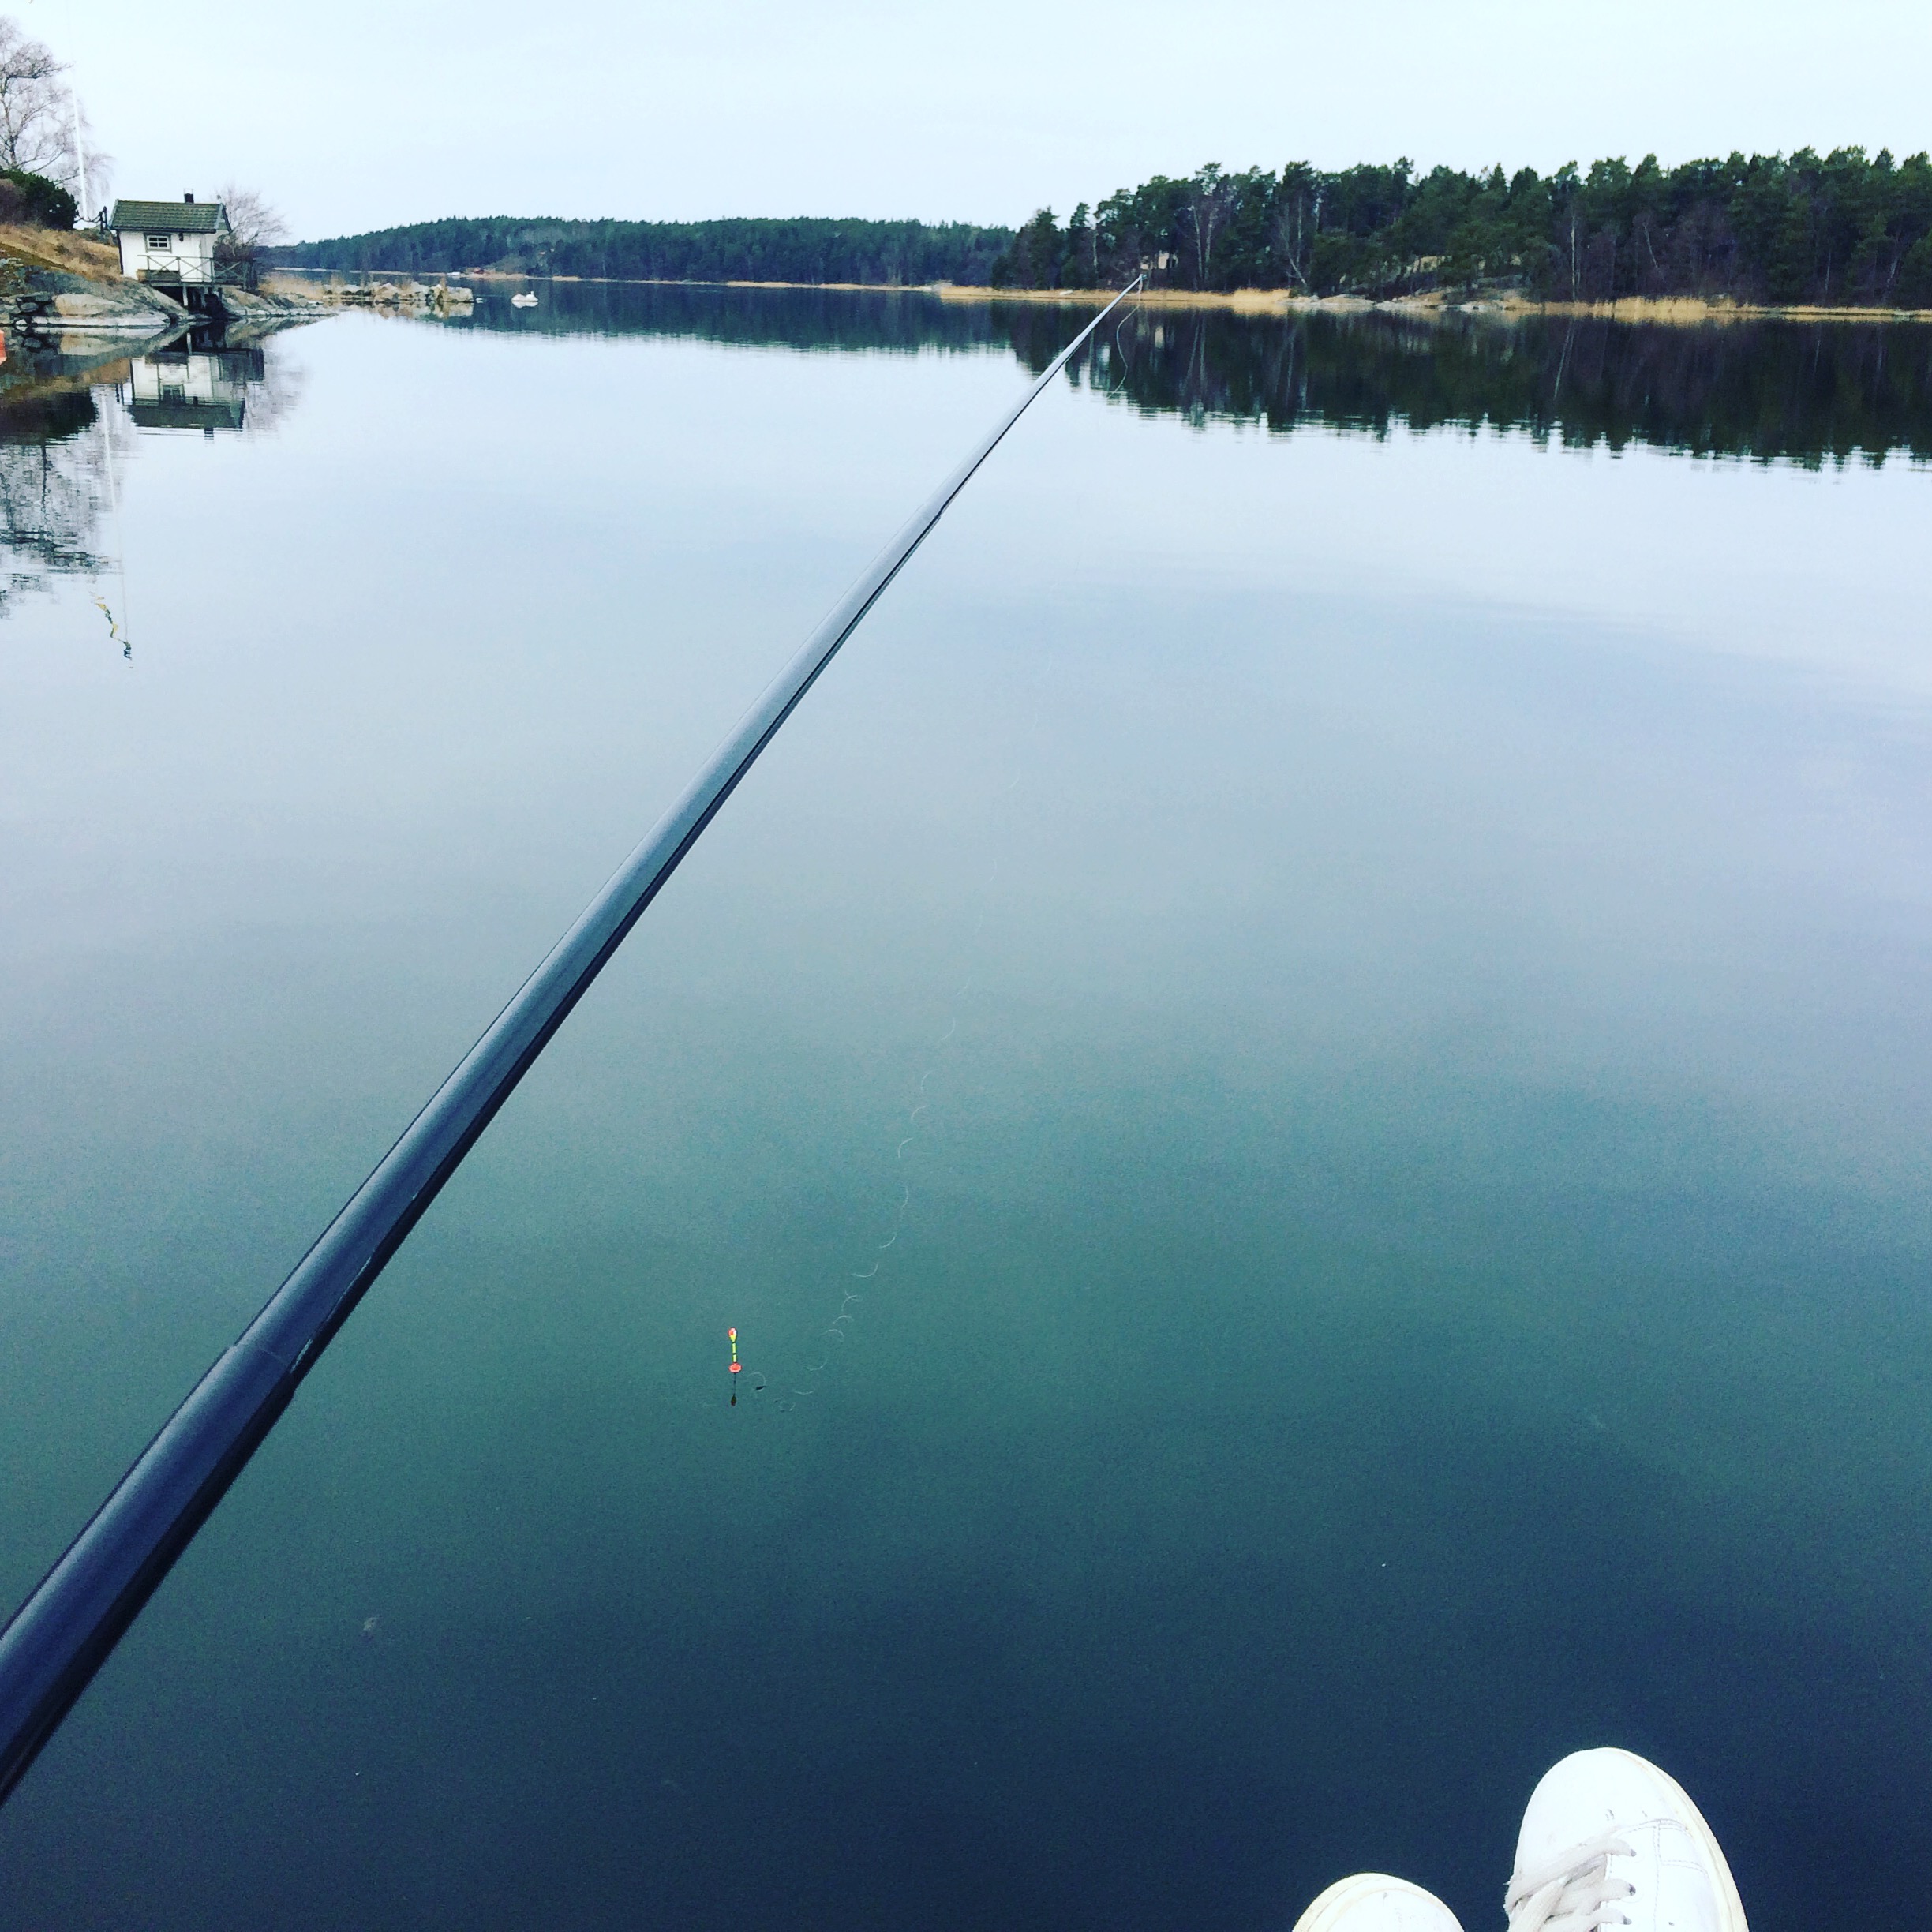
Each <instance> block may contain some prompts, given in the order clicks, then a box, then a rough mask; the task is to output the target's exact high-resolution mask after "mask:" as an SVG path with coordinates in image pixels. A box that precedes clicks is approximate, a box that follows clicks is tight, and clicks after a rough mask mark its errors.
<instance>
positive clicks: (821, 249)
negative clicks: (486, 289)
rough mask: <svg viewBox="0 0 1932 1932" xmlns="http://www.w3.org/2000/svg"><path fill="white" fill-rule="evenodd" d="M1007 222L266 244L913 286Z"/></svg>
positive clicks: (332, 261)
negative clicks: (996, 224)
mask: <svg viewBox="0 0 1932 1932" xmlns="http://www.w3.org/2000/svg"><path fill="white" fill-rule="evenodd" d="M1012 245H1013V230H1012V229H1010V228H975V227H971V226H969V225H968V224H967V223H962V222H944V223H927V222H916V221H836V220H828V219H819V218H816V217H811V216H800V217H798V218H796V219H790V220H769V219H757V218H753V217H740V218H734V219H728V220H722V221H698V222H641V221H555V220H543V219H517V218H514V217H511V216H507V215H491V216H487V217H485V218H483V219H478V220H461V219H458V220H447V221H430V222H414V223H410V224H409V225H408V226H407V227H400V228H378V229H376V230H373V231H372V232H371V233H369V234H357V235H342V236H339V237H337V238H335V239H334V240H333V241H303V242H298V243H297V244H296V245H294V247H292V248H286V249H278V250H276V251H275V253H276V256H277V259H279V260H281V261H282V262H283V263H285V264H286V265H287V266H289V267H290V268H336V269H350V270H358V271H364V270H376V271H383V272H385V273H389V274H406V275H448V274H454V273H458V272H462V271H469V272H471V273H494V274H506V275H519V274H520V275H568V276H576V277H580V278H582V279H586V280H596V279H602V280H608V281H613V282H803V283H859V284H862V285H866V286H874V285H876V286H885V287H900V288H904V287H923V286H927V285H929V284H930V283H934V282H975V283H983V282H985V281H986V280H987V278H988V277H989V276H990V275H991V273H992V271H993V265H994V263H995V262H996V261H997V260H998V259H999V257H1000V256H1002V254H1003V253H1005V251H1006V250H1007V249H1009V248H1010V247H1011V246H1012Z"/></svg>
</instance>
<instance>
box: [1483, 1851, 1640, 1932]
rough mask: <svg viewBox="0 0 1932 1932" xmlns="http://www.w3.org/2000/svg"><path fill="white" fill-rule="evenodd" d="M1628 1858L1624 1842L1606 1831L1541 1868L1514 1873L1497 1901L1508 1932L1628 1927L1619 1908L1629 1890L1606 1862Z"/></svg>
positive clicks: (1580, 1931)
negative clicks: (1500, 1904)
mask: <svg viewBox="0 0 1932 1932" xmlns="http://www.w3.org/2000/svg"><path fill="white" fill-rule="evenodd" d="M1632 1855H1633V1852H1632V1850H1631V1845H1630V1843H1629V1841H1628V1840H1627V1839H1624V1838H1622V1837H1619V1836H1618V1834H1617V1833H1616V1832H1614V1831H1607V1832H1605V1833H1604V1834H1603V1836H1602V1837H1600V1838H1592V1839H1589V1840H1586V1842H1585V1843H1583V1844H1580V1845H1576V1846H1574V1847H1572V1848H1571V1850H1569V1851H1567V1852H1564V1853H1563V1855H1561V1856H1560V1857H1559V1858H1555V1859H1551V1860H1550V1862H1549V1863H1548V1864H1547V1865H1544V1866H1539V1867H1537V1868H1536V1869H1534V1870H1529V1871H1526V1872H1518V1874H1516V1876H1515V1878H1512V1879H1511V1881H1510V1886H1509V1890H1508V1891H1507V1893H1504V1895H1503V1910H1504V1911H1506V1912H1507V1913H1508V1914H1509V1932H1600V1929H1601V1927H1603V1926H1623V1925H1628V1924H1629V1923H1630V1920H1629V1919H1627V1917H1626V1916H1625V1915H1624V1912H1623V1905H1624V1901H1625V1900H1627V1899H1628V1898H1629V1897H1630V1896H1631V1890H1632V1889H1633V1888H1632V1887H1631V1885H1630V1884H1629V1883H1628V1881H1626V1880H1624V1879H1622V1878H1612V1877H1611V1875H1610V1861H1611V1860H1612V1859H1613V1858H1629V1857H1631V1856H1632Z"/></svg>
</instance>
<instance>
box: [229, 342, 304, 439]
mask: <svg viewBox="0 0 1932 1932" xmlns="http://www.w3.org/2000/svg"><path fill="white" fill-rule="evenodd" d="M308 382H309V372H308V371H307V370H306V369H304V368H303V367H302V366H301V364H300V363H298V362H295V361H291V360H290V358H288V357H287V356H286V355H282V354H276V353H275V350H268V352H267V353H266V354H264V356H263V358H262V373H261V376H260V380H257V381H254V382H251V383H250V384H249V386H248V414H247V415H246V417H244V418H243V421H242V424H241V433H242V434H243V435H244V436H273V435H274V434H275V432H276V431H277V430H279V429H280V428H281V427H282V425H283V422H284V421H286V420H287V418H288V417H290V416H291V415H292V414H294V410H295V407H296V405H297V404H298V403H299V402H301V399H302V391H303V390H304V389H305V388H307V387H308Z"/></svg>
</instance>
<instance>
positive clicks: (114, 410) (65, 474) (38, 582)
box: [0, 326, 298, 648]
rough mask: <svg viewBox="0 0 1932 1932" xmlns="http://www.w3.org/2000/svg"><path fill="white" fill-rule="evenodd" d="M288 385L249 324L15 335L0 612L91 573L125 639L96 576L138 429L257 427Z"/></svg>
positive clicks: (5, 424) (1, 499) (7, 383)
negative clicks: (155, 334) (136, 333)
mask: <svg viewBox="0 0 1932 1932" xmlns="http://www.w3.org/2000/svg"><path fill="white" fill-rule="evenodd" d="M297 393H298V391H297V387H296V381H295V377H294V373H293V372H292V371H291V370H290V369H289V368H288V367H287V366H286V365H284V364H282V363H279V362H278V361H275V360H274V359H273V358H270V357H269V356H268V354H267V353H266V351H265V350H264V347H263V346H262V336H261V333H260V332H250V333H247V334H239V333H237V332H235V331H229V332H228V333H227V335H224V334H223V331H221V330H220V329H219V328H210V327H207V326H201V327H197V328H194V329H193V330H191V331H188V332H186V333H185V334H183V335H180V336H178V337H176V338H174V339H171V340H170V341H167V342H165V343H160V344H159V345H158V346H151V347H146V348H144V350H143V352H142V353H140V354H129V345H128V344H127V343H125V341H124V340H123V341H116V340H114V339H106V340H101V339H95V340H92V341H90V340H89V339H88V338H87V337H85V336H81V335H65V336H60V337H45V338H41V339H31V338H30V339H27V340H25V341H23V342H21V343H17V344H16V345H15V346H14V350H13V354H11V355H9V358H8V359H7V361H6V364H5V365H4V366H3V367H0V618H4V617H5V616H7V615H9V613H10V612H11V610H12V609H13V606H14V605H15V604H16V603H17V601H18V599H19V598H20V597H21V596H23V595H24V594H26V593H30V592H45V591H47V590H51V589H52V588H53V586H54V583H55V582H56V580H57V579H58V578H64V577H81V578H91V579H93V580H95V599H94V601H95V603H96V604H97V605H99V608H100V609H101V610H102V612H103V614H104V615H105V616H106V620H107V625H108V628H109V631H110V635H111V636H112V637H113V638H114V641H115V642H118V643H121V644H122V645H123V646H124V648H125V637H124V635H122V622H121V620H120V618H119V617H118V616H116V615H115V614H114V608H113V606H112V605H110V603H109V602H108V601H107V599H106V598H105V597H103V596H102V595H101V594H100V584H101V580H102V579H103V578H105V577H106V576H107V575H108V574H109V573H110V572H116V571H118V568H119V550H120V541H119V537H118V532H117V531H116V530H114V527H113V526H114V523H115V522H116V520H117V519H118V508H119V503H120V492H121V481H122V473H123V471H124V470H125V466H126V464H127V462H128V460H129V458H130V457H131V456H132V455H133V452H134V449H135V446H136V443H137V438H138V436H139V435H140V433H141V432H148V431H163V432H167V431H179V430H184V429H185V430H191V431H197V432H200V434H201V435H203V436H208V437H212V436H215V434H217V433H218V432H223V433H234V432H241V431H243V430H245V429H265V428H267V427H268V426H269V425H271V424H272V423H273V422H275V421H276V420H278V419H279V417H281V416H282V415H283V414H285V413H286V410H288V409H289V408H290V406H292V405H293V403H294V400H295V399H296V395H297ZM118 601H124V600H118Z"/></svg>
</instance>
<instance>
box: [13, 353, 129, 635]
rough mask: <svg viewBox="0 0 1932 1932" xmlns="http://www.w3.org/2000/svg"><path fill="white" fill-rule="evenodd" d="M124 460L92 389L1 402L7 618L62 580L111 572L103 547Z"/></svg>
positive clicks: (123, 437)
mask: <svg viewBox="0 0 1932 1932" xmlns="http://www.w3.org/2000/svg"><path fill="white" fill-rule="evenodd" d="M125 440H126V438H125V434H123V436H122V441H123V442H125ZM120 460H121V452H120V451H119V450H118V448H117V447H116V445H115V442H114V429H113V428H112V427H111V425H110V423H109V421H108V420H107V417H105V416H103V414H102V413H101V411H100V410H99V408H98V407H97V406H95V400H94V398H93V396H92V394H90V393H89V391H87V390H86V389H84V388H68V389H60V390H55V391H51V392H42V393H39V394H29V395H24V396H21V397H19V398H13V397H0V617H4V616H7V615H9V614H10V612H11V611H12V609H13V605H14V604H15V603H16V602H17V601H18V599H19V598H20V597H21V596H22V595H24V593H27V592H29V591H35V590H48V589H50V588H51V586H52V583H53V580H54V578H57V577H62V576H79V577H94V576H98V575H100V574H101V573H102V572H103V571H106V570H107V569H109V568H110V567H111V564H110V560H109V559H108V558H107V557H105V556H102V555H100V554H99V552H97V551H96V549H95V544H96V542H97V541H99V539H98V535H97V533H98V531H99V526H100V524H101V520H102V519H103V515H105V514H106V513H107V510H108V507H109V504H110V492H111V491H112V490H113V489H114V475H113V474H112V470H111V467H110V466H114V465H115V464H117V463H118V462H119V461H120Z"/></svg>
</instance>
